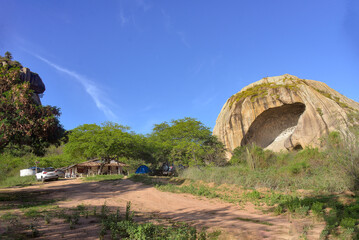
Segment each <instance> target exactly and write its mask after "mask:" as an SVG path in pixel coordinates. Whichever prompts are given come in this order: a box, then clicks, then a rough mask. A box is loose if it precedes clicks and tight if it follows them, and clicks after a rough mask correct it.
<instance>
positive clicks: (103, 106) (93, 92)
mask: <svg viewBox="0 0 359 240" xmlns="http://www.w3.org/2000/svg"><path fill="white" fill-rule="evenodd" d="M33 55H34V56H35V57H37V58H38V59H40V60H41V61H43V62H45V63H47V64H48V65H49V66H51V67H53V68H55V69H56V70H58V71H59V72H62V73H65V74H67V75H68V76H70V77H72V78H74V79H75V80H76V81H78V82H79V83H80V84H81V85H82V86H83V87H84V89H85V90H86V92H87V93H88V94H89V95H90V96H91V98H92V100H93V101H94V102H95V104H96V107H97V108H98V109H99V110H101V111H102V112H103V113H104V114H105V116H106V117H107V118H108V119H109V120H117V116H116V115H115V114H114V113H113V112H112V110H111V109H110V108H109V106H108V104H107V103H108V102H110V101H109V99H108V98H106V97H105V94H104V93H103V92H102V91H101V90H100V89H99V88H98V87H97V86H96V85H95V84H94V83H93V82H92V81H91V80H89V79H87V78H86V77H84V76H82V75H80V74H78V73H76V72H74V71H71V70H69V69H66V68H64V67H61V66H59V65H57V64H55V63H53V62H50V61H49V60H47V59H46V58H43V57H41V56H39V55H37V54H33Z"/></svg>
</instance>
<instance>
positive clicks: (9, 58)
mask: <svg viewBox="0 0 359 240" xmlns="http://www.w3.org/2000/svg"><path fill="white" fill-rule="evenodd" d="M5 58H6V59H8V60H12V54H11V53H10V52H9V51H7V52H5Z"/></svg>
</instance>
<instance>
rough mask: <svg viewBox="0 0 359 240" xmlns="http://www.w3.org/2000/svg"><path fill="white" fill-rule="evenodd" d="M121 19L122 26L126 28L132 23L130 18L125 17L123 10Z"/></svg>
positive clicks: (120, 15)
mask: <svg viewBox="0 0 359 240" xmlns="http://www.w3.org/2000/svg"><path fill="white" fill-rule="evenodd" d="M119 19H120V22H121V26H125V25H126V24H127V23H129V21H130V18H128V17H126V16H125V14H124V12H123V9H121V10H120V14H119Z"/></svg>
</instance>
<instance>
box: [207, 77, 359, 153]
mask: <svg viewBox="0 0 359 240" xmlns="http://www.w3.org/2000/svg"><path fill="white" fill-rule="evenodd" d="M352 111H359V103H357V102H355V101H353V100H351V99H349V98H347V97H345V96H343V95H341V94H340V93H338V92H337V91H335V90H333V89H331V88H330V87H328V86H327V85H326V84H325V83H322V82H319V81H314V80H306V79H300V78H298V77H295V76H292V75H289V74H285V75H282V76H277V77H268V78H263V79H262V80H260V81H258V82H255V83H252V84H250V85H248V86H247V87H245V88H243V89H242V90H241V91H240V92H238V93H237V94H235V95H233V96H232V97H230V98H229V99H228V100H227V102H226V103H225V104H224V106H223V108H222V110H221V112H220V114H219V116H218V118H217V121H216V125H215V127H214V130H213V134H214V135H216V136H218V138H219V139H220V140H221V141H222V142H223V143H224V145H225V146H226V148H227V149H228V150H229V151H228V157H230V156H231V153H232V151H233V150H234V149H235V148H236V147H238V146H243V145H247V144H252V143H255V144H256V145H258V146H260V147H262V148H266V149H270V150H273V151H280V150H293V149H302V148H304V147H306V146H312V147H319V146H320V140H319V138H320V137H322V136H323V135H325V134H327V133H329V132H331V131H334V130H337V131H340V132H342V133H343V134H347V132H348V127H349V126H350V123H349V121H348V113H350V112H352Z"/></svg>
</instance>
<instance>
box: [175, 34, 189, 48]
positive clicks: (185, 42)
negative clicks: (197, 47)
mask: <svg viewBox="0 0 359 240" xmlns="http://www.w3.org/2000/svg"><path fill="white" fill-rule="evenodd" d="M176 34H177V35H178V36H179V38H180V40H181V42H182V43H183V45H185V46H186V47H188V48H190V45H189V43H188V41H187V37H186V34H185V33H184V32H176Z"/></svg>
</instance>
